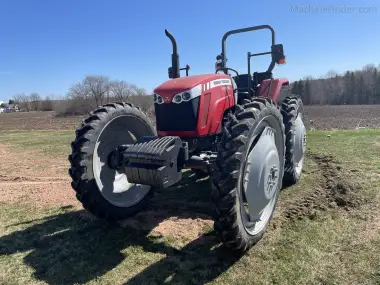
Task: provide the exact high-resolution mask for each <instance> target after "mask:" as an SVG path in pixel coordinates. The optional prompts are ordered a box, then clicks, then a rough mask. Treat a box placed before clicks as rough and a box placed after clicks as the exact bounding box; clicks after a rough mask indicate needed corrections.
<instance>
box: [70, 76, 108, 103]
mask: <svg viewBox="0 0 380 285" xmlns="http://www.w3.org/2000/svg"><path fill="white" fill-rule="evenodd" d="M109 90H110V83H109V79H108V77H106V76H100V75H96V76H95V75H91V76H86V77H85V78H84V80H83V81H82V82H80V83H77V84H75V85H73V86H72V87H71V88H70V90H69V97H70V99H74V100H85V101H87V103H88V104H89V105H90V107H91V108H94V107H98V106H100V105H103V104H104V103H106V101H107V99H108V98H107V97H108V96H109Z"/></svg>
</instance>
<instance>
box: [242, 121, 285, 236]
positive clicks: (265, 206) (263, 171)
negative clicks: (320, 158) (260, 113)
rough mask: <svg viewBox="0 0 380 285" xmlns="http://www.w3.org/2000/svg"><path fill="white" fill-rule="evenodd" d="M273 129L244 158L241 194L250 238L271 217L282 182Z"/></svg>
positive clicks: (268, 130) (267, 130)
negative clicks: (247, 217) (247, 218)
mask: <svg viewBox="0 0 380 285" xmlns="http://www.w3.org/2000/svg"><path fill="white" fill-rule="evenodd" d="M282 163H283V162H281V160H280V155H279V153H278V150H277V146H276V137H275V133H274V131H273V129H271V128H268V129H264V131H263V133H262V135H261V136H260V138H259V140H258V141H257V142H256V144H255V146H254V147H253V149H252V150H251V151H250V152H249V153H248V154H247V158H246V165H245V169H244V173H243V181H242V182H243V187H242V190H243V191H242V193H243V196H244V210H245V214H246V215H247V216H249V222H248V226H247V225H246V224H244V222H243V224H244V227H245V229H246V231H247V232H248V233H249V234H250V235H253V236H254V235H257V234H259V233H260V232H261V231H262V230H263V229H264V228H265V227H266V225H267V224H268V222H269V220H270V219H271V216H272V214H273V211H274V208H275V205H276V201H277V197H278V193H279V187H278V186H279V182H280V179H282V175H281V174H282V173H283V172H282V167H283V165H282Z"/></svg>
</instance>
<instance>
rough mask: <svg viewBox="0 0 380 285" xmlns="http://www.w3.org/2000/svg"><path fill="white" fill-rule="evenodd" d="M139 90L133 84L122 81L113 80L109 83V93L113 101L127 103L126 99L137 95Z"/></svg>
mask: <svg viewBox="0 0 380 285" xmlns="http://www.w3.org/2000/svg"><path fill="white" fill-rule="evenodd" d="M138 92H139V88H138V87H137V86H136V85H135V84H128V83H127V82H125V81H124V80H113V81H111V82H110V93H111V96H112V99H113V100H116V101H128V98H129V97H130V96H133V95H137V94H138Z"/></svg>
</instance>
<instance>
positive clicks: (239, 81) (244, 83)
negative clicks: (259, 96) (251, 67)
mask: <svg viewBox="0 0 380 285" xmlns="http://www.w3.org/2000/svg"><path fill="white" fill-rule="evenodd" d="M233 79H234V80H235V83H236V85H237V90H238V92H239V93H247V92H248V91H249V90H248V79H250V80H251V88H253V87H254V85H253V80H252V76H251V75H250V74H240V75H239V76H234V77H233Z"/></svg>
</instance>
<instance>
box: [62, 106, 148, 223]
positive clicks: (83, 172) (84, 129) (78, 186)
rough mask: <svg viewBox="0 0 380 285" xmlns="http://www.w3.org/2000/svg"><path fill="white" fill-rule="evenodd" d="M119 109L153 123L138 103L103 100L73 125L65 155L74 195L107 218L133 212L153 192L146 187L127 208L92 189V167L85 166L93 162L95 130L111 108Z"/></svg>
mask: <svg viewBox="0 0 380 285" xmlns="http://www.w3.org/2000/svg"><path fill="white" fill-rule="evenodd" d="M121 109H122V111H123V112H124V113H128V114H133V115H136V116H138V117H139V118H141V119H142V120H144V121H145V123H147V124H149V125H150V126H153V125H152V122H151V120H150V119H149V117H148V116H147V115H146V114H145V113H143V112H142V110H141V109H140V108H139V107H136V106H134V105H132V104H130V103H125V102H116V103H108V104H105V105H103V106H101V107H99V108H97V109H96V110H94V111H92V112H90V113H89V116H88V117H87V118H85V119H84V120H83V121H82V123H81V125H80V127H79V128H78V129H76V131H75V139H74V141H73V142H72V143H71V149H72V152H71V154H70V155H69V156H68V160H69V162H70V168H69V170H68V173H69V175H70V177H71V179H72V182H71V186H72V188H73V189H74V191H75V193H76V198H77V199H78V200H79V201H80V202H81V203H82V205H83V207H84V208H85V209H86V210H87V211H89V212H90V213H92V214H93V215H95V216H97V217H99V218H102V219H106V220H110V221H115V220H119V219H123V218H126V217H128V216H132V215H134V214H135V213H137V212H138V211H139V210H141V209H142V208H143V207H144V206H145V205H146V202H147V201H148V200H149V198H150V197H151V196H152V193H153V191H149V193H148V194H147V195H146V196H145V197H144V199H143V200H142V201H141V202H139V203H138V204H136V205H134V206H132V207H130V208H121V207H116V206H114V205H112V204H110V203H109V202H108V201H107V200H106V199H104V198H103V196H102V195H101V194H100V193H99V191H94V188H97V185H96V182H95V180H94V177H93V176H92V170H91V171H89V169H88V168H89V167H91V164H92V163H91V160H92V154H93V150H94V145H95V142H96V140H97V133H98V132H99V128H100V124H101V123H104V122H106V121H107V120H108V118H109V115H111V114H112V113H113V112H115V111H116V110H119V111H120V110H121ZM151 128H153V127H151Z"/></svg>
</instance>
